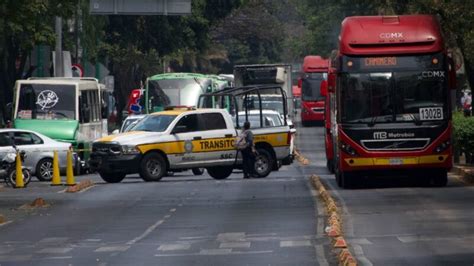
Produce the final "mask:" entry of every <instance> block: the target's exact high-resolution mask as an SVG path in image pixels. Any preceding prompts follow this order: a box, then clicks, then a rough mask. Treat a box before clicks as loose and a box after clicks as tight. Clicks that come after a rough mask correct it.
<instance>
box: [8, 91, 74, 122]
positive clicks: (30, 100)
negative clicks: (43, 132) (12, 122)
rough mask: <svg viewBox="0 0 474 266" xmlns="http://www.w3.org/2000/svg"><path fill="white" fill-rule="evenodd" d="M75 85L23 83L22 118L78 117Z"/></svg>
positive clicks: (19, 108)
mask: <svg viewBox="0 0 474 266" xmlns="http://www.w3.org/2000/svg"><path fill="white" fill-rule="evenodd" d="M75 94H76V92H75V86H74V85H53V84H21V85H20V90H19V93H18V97H19V99H18V113H17V114H16V118H20V119H42V120H53V119H76V116H75V110H76V100H75Z"/></svg>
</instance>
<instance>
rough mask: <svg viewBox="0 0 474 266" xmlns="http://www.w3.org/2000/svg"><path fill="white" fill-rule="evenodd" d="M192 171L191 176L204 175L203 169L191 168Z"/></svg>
mask: <svg viewBox="0 0 474 266" xmlns="http://www.w3.org/2000/svg"><path fill="white" fill-rule="evenodd" d="M191 171H193V175H202V174H204V171H205V169H204V168H193V169H191Z"/></svg>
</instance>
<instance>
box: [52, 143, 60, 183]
mask: <svg viewBox="0 0 474 266" xmlns="http://www.w3.org/2000/svg"><path fill="white" fill-rule="evenodd" d="M61 185H62V184H61V175H60V174H59V162H58V152H57V151H54V152H53V179H52V180H51V186H61Z"/></svg>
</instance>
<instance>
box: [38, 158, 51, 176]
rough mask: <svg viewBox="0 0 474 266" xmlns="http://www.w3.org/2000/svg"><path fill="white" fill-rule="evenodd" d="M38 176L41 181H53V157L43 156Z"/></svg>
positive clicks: (39, 164)
mask: <svg viewBox="0 0 474 266" xmlns="http://www.w3.org/2000/svg"><path fill="white" fill-rule="evenodd" d="M36 177H37V178H38V180H39V181H51V180H52V179H53V159H51V158H43V159H41V160H40V161H39V162H38V164H37V165H36Z"/></svg>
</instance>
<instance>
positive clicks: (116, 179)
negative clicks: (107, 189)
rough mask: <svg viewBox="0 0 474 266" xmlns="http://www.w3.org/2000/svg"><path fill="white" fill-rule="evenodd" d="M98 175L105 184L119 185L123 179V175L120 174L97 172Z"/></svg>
mask: <svg viewBox="0 0 474 266" xmlns="http://www.w3.org/2000/svg"><path fill="white" fill-rule="evenodd" d="M99 175H100V177H101V178H102V179H103V180H104V181H105V182H107V183H120V182H121V181H122V180H123V179H124V178H125V174H122V173H105V172H99Z"/></svg>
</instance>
